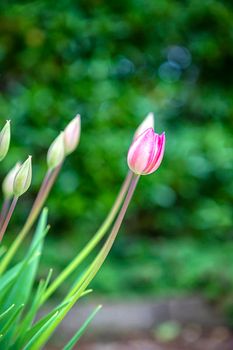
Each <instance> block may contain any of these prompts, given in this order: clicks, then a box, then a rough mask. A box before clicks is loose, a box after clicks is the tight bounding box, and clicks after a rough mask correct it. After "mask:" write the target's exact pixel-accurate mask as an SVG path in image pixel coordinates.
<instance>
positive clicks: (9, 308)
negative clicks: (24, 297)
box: [0, 304, 15, 320]
mask: <svg viewBox="0 0 233 350" xmlns="http://www.w3.org/2000/svg"><path fill="white" fill-rule="evenodd" d="M14 307H15V304H12V305H11V306H10V307H8V309H6V310H5V311H4V312H3V313H2V314H1V315H0V320H2V319H3V318H4V317H5V316H6V315H7V314H8V313H9V312H10V311H11V310H12V309H14Z"/></svg>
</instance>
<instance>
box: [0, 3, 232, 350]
mask: <svg viewBox="0 0 233 350" xmlns="http://www.w3.org/2000/svg"><path fill="white" fill-rule="evenodd" d="M232 10H233V9H232V4H231V3H230V2H229V1H217V0H208V1H197V0H191V1H175V0H158V1H154V0H118V1H112V2H111V1H110V2H107V1H103V0H86V1H84V0H78V1H77V0H60V1H57V2H55V3H51V2H49V1H46V0H39V1H19V0H18V1H14V0H12V1H10V0H9V1H5V0H2V1H1V2H0V89H1V90H0V115H1V126H3V125H4V122H5V119H11V120H12V134H13V135H12V144H11V149H10V152H9V154H8V157H7V158H6V160H5V161H4V162H3V163H2V165H1V169H0V175H1V178H3V177H4V176H5V174H6V173H7V171H8V170H9V169H10V168H11V167H12V166H13V165H14V163H15V162H16V161H18V160H24V159H25V158H26V157H27V155H28V154H32V155H33V175H34V176H33V185H32V188H31V191H30V193H27V194H26V195H25V196H24V199H23V200H21V203H20V204H21V205H20V204H19V205H18V208H17V211H16V213H15V215H14V218H13V220H12V222H11V230H9V231H11V232H9V233H8V236H7V240H6V243H7V241H9V242H10V241H11V240H12V239H14V232H15V229H16V227H18V226H19V225H22V224H23V222H24V220H25V217H26V215H27V213H28V211H29V209H30V206H31V203H32V200H33V198H34V196H35V195H36V192H37V190H38V188H39V186H40V183H41V181H42V178H43V176H44V173H45V171H46V152H47V149H48V147H49V145H50V143H51V142H52V140H53V139H54V138H55V137H56V135H57V134H58V132H59V131H60V130H61V129H63V128H64V127H65V126H66V124H67V123H68V122H69V121H70V120H71V119H72V118H73V117H74V116H75V114H76V113H80V114H81V115H82V135H81V141H80V146H79V147H78V149H77V151H76V152H75V153H74V154H72V155H71V156H70V157H69V158H68V159H67V160H66V162H65V166H64V168H63V170H62V173H61V174H60V177H59V179H58V181H57V183H56V185H55V187H54V188H53V192H52V195H51V196H50V199H49V201H48V206H49V210H50V220H49V221H50V223H51V225H52V229H51V231H50V234H49V236H48V237H47V245H46V247H45V251H44V255H43V258H42V264H41V275H45V274H46V272H47V270H48V267H50V266H51V267H53V268H54V275H57V273H58V272H59V271H60V270H61V269H62V268H63V267H64V266H66V264H67V263H68V262H69V261H70V260H71V259H72V257H74V255H75V254H76V253H77V251H79V250H80V249H81V248H82V247H83V245H84V244H85V242H87V241H88V239H89V238H90V237H92V235H93V234H94V232H95V231H96V230H97V228H98V227H99V225H100V224H101V223H102V221H103V220H104V218H105V216H106V215H107V213H108V211H109V210H110V208H111V205H112V203H113V202H114V199H115V197H116V194H117V192H118V190H119V188H120V186H121V183H122V181H123V179H124V177H125V175H126V173H127V162H126V155H127V150H128V147H129V145H130V142H131V139H132V137H133V134H134V131H135V128H136V127H137V126H138V125H139V124H140V123H141V122H142V120H143V118H144V117H145V115H146V114H147V113H148V112H150V111H153V112H154V114H155V123H156V124H155V128H156V131H157V132H159V133H160V132H162V131H164V130H165V131H166V136H167V145H166V153H165V157H164V161H163V163H162V166H161V167H160V169H159V170H158V171H157V172H156V173H155V174H153V175H150V176H145V177H142V178H141V180H140V183H139V186H138V188H137V191H136V194H135V196H134V199H133V201H132V204H131V206H130V209H129V211H128V213H127V216H126V219H125V221H124V224H123V226H122V229H121V232H120V235H119V237H118V239H117V241H116V243H115V246H114V247H113V249H112V252H111V255H110V257H109V258H108V260H107V262H106V263H105V265H104V267H103V268H102V270H101V272H100V273H99V274H98V276H97V277H96V279H95V280H94V282H93V283H92V287H93V288H94V296H93V297H92V298H94V300H96V299H97V300H98V298H100V299H101V300H103V304H105V302H106V304H107V303H108V300H111V301H114V300H115V301H116V302H117V303H119V302H121V300H124V301H125V300H128V301H129V303H131V302H134V303H135V305H136V306H135V307H137V305H139V304H140V303H142V302H143V301H144V300H150V302H151V301H153V300H155V299H156V300H159V299H163V300H164V299H165V300H166V299H167V298H168V299H169V298H179V300H180V298H181V299H182V298H187V297H189V296H197V295H198V296H201V298H204V299H205V300H207V302H208V303H210V304H211V305H212V307H213V308H214V307H216V306H217V308H218V309H219V310H220V313H221V315H224V319H225V320H227V323H228V325H231V324H233V254H232V249H233V241H232V237H233V231H232V224H233V215H232V199H233V176H232V167H233V152H232V149H233V141H232V134H233V132H232V131H233V99H232V96H233V86H232V58H233V11H232ZM25 249H26V247H25ZM58 252H59V254H58ZM20 254H22V252H21V251H20V252H19V256H20ZM75 277H77V276H74V278H75ZM70 283H71V281H68V282H67V284H65V285H64V286H63V289H62V288H61V289H60V291H59V293H58V294H57V296H56V297H57V298H59V297H60V296H61V295H63V294H64V293H65V291H66V290H67V289H68V288H69V286H70ZM89 300H91V298H90V299H89ZM169 300H170V299H169ZM117 305H118V304H117ZM208 305H209V304H208ZM191 313H192V312H191ZM138 317H139V318H140V314H139V315H138ZM97 318H98V317H97ZM97 321H98V319H97ZM190 322H191V321H190ZM166 326H167V328H166ZM164 327H165V331H164V328H162V336H163V335H164V334H165V336H163V337H162V339H163V338H164V337H165V340H166V339H167V338H166V337H167V334H168V335H169V334H175V336H176V335H177V334H179V329H178V330H177V322H176V323H175V324H170V323H169V324H168V325H166V324H165V325H164ZM153 329H154V331H153V334H154V335H155V334H158V333H156V330H157V328H156V329H155V328H153ZM176 331H177V332H178V333H177V332H176ZM169 332H170V333H169ZM172 332H173V333H172ZM90 333H91V332H90ZM220 333H221V332H220ZM159 334H160V335H161V329H160V333H159ZM168 338H169V336H168ZM169 339H170V338H169ZM169 339H168V340H169ZM160 340H161V339H160ZM146 346H147V345H145V344H144V345H142V346H141V347H137V345H135V344H134V345H133V347H132V349H139V348H140V349H144V350H146V349H147V347H146ZM152 346H153V345H152ZM189 346H190V345H189ZM188 348H189V349H191V347H188ZM85 349H86V348H85ZM87 349H92V348H91V347H90V346H89V347H88V348H87ZM93 349H97V347H96V348H93ZM101 349H104V347H103V345H102V347H101ZM111 349H115V348H114V347H112V348H111ZM116 349H121V348H120V347H116ZM122 349H123V348H122ZM124 349H128V348H124ZM129 349H131V348H130V347H129ZM148 349H155V348H154V347H151V348H148ZM156 349H157V348H156ZM169 349H175V345H173V347H171V348H169ZM180 349H181V345H180V347H179V350H180ZM198 349H199V348H198ZM200 349H205V350H206V349H207V347H202V348H200ZM211 349H215V348H213V347H212V348H211ZM216 349H220V347H219V348H216ZM221 349H223V347H221Z"/></svg>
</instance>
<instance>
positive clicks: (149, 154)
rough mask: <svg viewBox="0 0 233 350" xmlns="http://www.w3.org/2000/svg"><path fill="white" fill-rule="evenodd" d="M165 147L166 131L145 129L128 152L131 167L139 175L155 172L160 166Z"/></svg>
mask: <svg viewBox="0 0 233 350" xmlns="http://www.w3.org/2000/svg"><path fill="white" fill-rule="evenodd" d="M164 149H165V133H162V134H161V135H159V134H156V133H155V132H154V129H153V128H149V129H147V130H145V131H144V132H143V133H142V134H141V135H139V136H138V137H137V138H136V139H135V140H134V141H133V143H132V144H131V146H130V148H129V152H128V165H129V168H130V169H131V170H132V171H133V172H134V173H135V174H138V175H148V174H151V173H153V172H154V171H155V170H157V169H158V167H159V166H160V164H161V162H162V159H163V155H164Z"/></svg>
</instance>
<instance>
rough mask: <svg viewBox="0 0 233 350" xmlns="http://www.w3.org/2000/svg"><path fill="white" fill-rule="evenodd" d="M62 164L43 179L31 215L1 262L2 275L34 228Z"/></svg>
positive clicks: (0, 270) (0, 271) (0, 272)
mask: <svg viewBox="0 0 233 350" xmlns="http://www.w3.org/2000/svg"><path fill="white" fill-rule="evenodd" d="M61 167H62V164H60V165H59V166H58V167H57V168H55V169H54V170H53V171H51V172H50V171H48V172H47V174H46V175H45V178H44V180H43V183H42V185H41V188H40V190H39V192H38V194H37V197H36V199H35V202H34V204H33V206H32V209H31V211H30V213H29V216H28V218H27V220H26V222H25V224H24V226H23V228H22V230H21V231H20V233H19V234H18V236H17V237H16V239H15V240H14V242H13V243H12V245H11V246H10V248H9V250H8V251H7V253H6V254H5V256H4V258H3V259H2V261H1V263H0V275H1V274H2V273H3V272H4V271H5V269H6V267H7V266H8V264H9V262H10V261H11V259H12V257H13V256H14V254H15V252H16V251H17V249H18V247H19V246H20V244H21V242H22V241H23V239H24V238H25V236H26V235H27V234H28V232H29V231H30V229H31V228H32V226H33V224H34V222H35V221H36V219H37V217H38V215H39V214H40V211H41V209H42V208H43V206H44V203H45V201H46V199H47V197H48V195H49V193H50V190H51V188H52V186H53V184H54V182H55V180H56V178H57V176H58V174H59V171H60V170H61Z"/></svg>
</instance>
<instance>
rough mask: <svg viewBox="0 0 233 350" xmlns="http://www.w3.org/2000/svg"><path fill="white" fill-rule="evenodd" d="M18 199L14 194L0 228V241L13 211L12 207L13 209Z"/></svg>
mask: <svg viewBox="0 0 233 350" xmlns="http://www.w3.org/2000/svg"><path fill="white" fill-rule="evenodd" d="M18 199H19V197H16V196H15V197H14V198H13V200H12V203H11V205H10V208H9V210H8V213H7V214H6V218H5V221H4V222H3V224H2V227H1V230H0V242H1V241H2V238H3V236H4V233H5V232H6V229H7V226H8V224H9V222H10V219H11V216H12V214H13V212H14V209H15V206H16V204H17V202H18Z"/></svg>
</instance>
